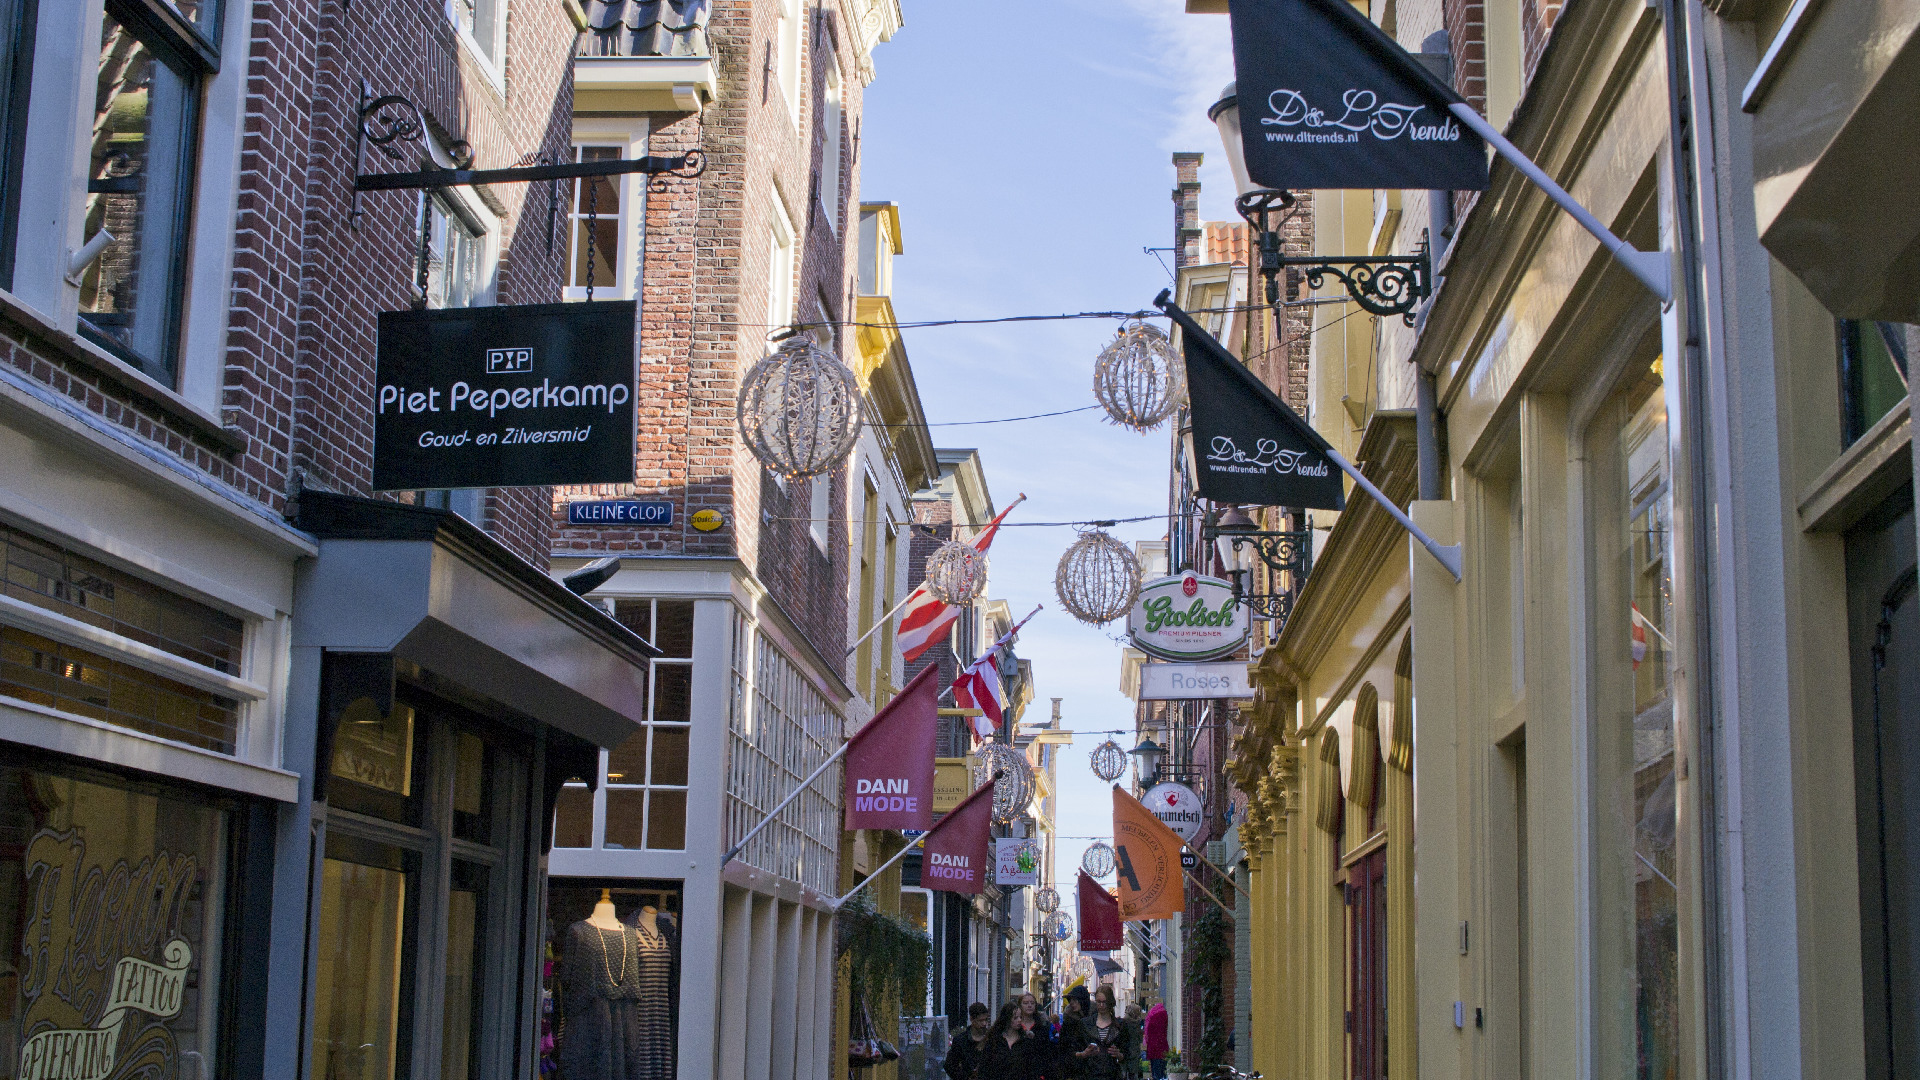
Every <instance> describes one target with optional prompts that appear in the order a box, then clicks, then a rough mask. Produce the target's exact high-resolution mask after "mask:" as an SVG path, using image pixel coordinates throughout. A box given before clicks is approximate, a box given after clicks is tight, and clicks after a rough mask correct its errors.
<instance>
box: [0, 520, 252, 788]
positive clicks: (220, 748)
mask: <svg viewBox="0 0 1920 1080" xmlns="http://www.w3.org/2000/svg"><path fill="white" fill-rule="evenodd" d="M0 564H3V569H4V572H5V580H4V582H3V583H0V597H4V599H0V694H4V695H6V696H9V697H14V698H19V699H21V700H24V701H30V702H33V703H34V704H36V705H41V706H44V707H47V708H51V709H58V710H60V711H62V712H68V713H73V714H75V715H78V716H84V717H87V718H89V719H92V720H98V721H100V722H102V723H107V724H113V725H114V726H116V727H123V728H126V729H128V730H131V731H138V732H141V733H143V734H147V735H154V736H158V737H160V738H164V739H172V740H174V741H176V742H182V743H186V744H188V745H190V746H197V747H199V748H201V749H203V750H213V751H215V752H217V753H223V754H231V753H233V752H234V751H235V750H236V748H237V747H238V744H239V735H240V721H241V711H242V710H241V699H240V698H239V697H238V696H236V694H235V688H236V687H237V686H244V685H245V684H240V683H237V682H236V677H237V676H239V675H240V674H241V670H240V669H241V652H242V647H243V645H244V642H245V635H246V625H245V624H244V623H243V622H241V620H239V619H237V618H235V617H233V616H231V615H228V614H227V613H225V612H223V611H220V610H218V609H216V608H213V607H210V606H208V605H206V604H202V603H200V602H198V601H196V600H191V599H189V598H187V597H184V596H181V595H179V594H177V593H174V592H171V591H169V590H167V589H163V588H161V587H159V586H158V585H155V584H153V583H151V582H148V581H146V580H144V579H141V578H138V577H135V576H133V575H132V574H129V573H127V572H125V571H123V570H120V569H118V568H115V567H111V566H108V565H106V564H105V563H102V562H100V561H98V560H95V559H91V558H88V557H87V556H84V555H81V554H79V553H77V552H74V551H70V550H68V549H66V548H63V547H61V546H59V545H57V544H52V543H49V542H47V541H44V540H41V539H39V538H38V537H35V536H31V535H29V534H27V533H24V532H21V531H20V530H18V529H14V528H11V527H9V526H6V525H4V524H0ZM149 650H157V651H158V652H160V653H163V654H166V655H167V656H171V657H176V658H178V660H179V661H183V662H181V663H167V662H164V661H161V660H158V659H156V658H155V657H153V656H152V655H151V653H150V652H149Z"/></svg>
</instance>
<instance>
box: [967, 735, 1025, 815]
mask: <svg viewBox="0 0 1920 1080" xmlns="http://www.w3.org/2000/svg"><path fill="white" fill-rule="evenodd" d="M974 759H975V763H974V767H973V783H974V786H975V787H978V786H980V785H981V784H984V783H986V782H987V781H988V780H991V779H993V776H994V774H995V773H998V774H999V775H1000V779H999V781H998V782H996V783H995V784H994V785H993V820H995V821H998V822H1003V823H1004V822H1008V821H1012V820H1013V819H1014V818H1017V817H1019V816H1020V815H1021V814H1024V813H1026V812H1027V804H1029V803H1031V802H1032V801H1033V770H1032V769H1031V768H1029V767H1028V765H1027V756H1026V755H1025V754H1022V753H1021V752H1020V751H1018V750H1015V749H1014V748H1013V747H1011V746H1008V745H1007V744H1006V743H997V742H990V743H987V744H986V745H985V746H982V747H981V748H980V749H978V750H976V751H974Z"/></svg>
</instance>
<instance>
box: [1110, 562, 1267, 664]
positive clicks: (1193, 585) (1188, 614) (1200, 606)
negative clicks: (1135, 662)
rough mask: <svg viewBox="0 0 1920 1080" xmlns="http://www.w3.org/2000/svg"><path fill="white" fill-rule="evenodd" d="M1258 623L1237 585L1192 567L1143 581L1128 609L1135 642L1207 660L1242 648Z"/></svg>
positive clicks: (1156, 651) (1176, 656)
mask: <svg viewBox="0 0 1920 1080" xmlns="http://www.w3.org/2000/svg"><path fill="white" fill-rule="evenodd" d="M1251 626H1252V622H1251V620H1250V619H1249V618H1248V617H1247V609H1246V606H1245V605H1244V604H1241V603H1240V602H1239V601H1237V600H1235V599H1234V598H1233V586H1232V585H1231V584H1230V583H1228V582H1225V581H1222V580H1220V579H1219V578H1215V577H1201V576H1200V575H1198V574H1195V573H1194V572H1193V571H1191V570H1189V571H1187V572H1186V573H1184V574H1178V575H1175V576H1173V577H1164V578H1158V579H1156V580H1154V581H1149V582H1146V583H1144V584H1142V585H1141V586H1140V598H1139V599H1137V600H1135V601H1134V602H1133V610H1132V611H1130V612H1128V613H1127V635H1128V636H1129V637H1131V638H1132V639H1133V644H1134V646H1135V647H1137V648H1139V649H1140V650H1141V651H1142V652H1145V653H1147V654H1148V655H1151V656H1158V657H1161V658H1163V659H1167V660H1204V659H1207V658H1209V657H1214V656H1221V655H1223V654H1226V653H1230V652H1232V651H1233V650H1235V649H1237V648H1239V647H1240V646H1241V645H1242V644H1244V643H1245V642H1246V640H1247V634H1248V632H1249V630H1250V628H1251Z"/></svg>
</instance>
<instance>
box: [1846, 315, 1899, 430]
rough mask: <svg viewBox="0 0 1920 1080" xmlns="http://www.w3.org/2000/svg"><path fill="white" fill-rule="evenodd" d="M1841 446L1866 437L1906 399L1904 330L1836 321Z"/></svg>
mask: <svg viewBox="0 0 1920 1080" xmlns="http://www.w3.org/2000/svg"><path fill="white" fill-rule="evenodd" d="M1837 325H1838V331H1837V333H1838V336H1839V346H1840V401H1841V430H1842V432H1843V438H1844V443H1843V445H1846V446H1852V445H1853V443H1854V441H1855V440H1857V439H1859V438H1860V436H1862V435H1865V434H1866V433H1867V429H1868V428H1871V427H1872V426H1873V425H1874V424H1875V423H1877V422H1878V421H1879V420H1880V418H1881V417H1883V416H1885V415H1887V413H1889V412H1891V411H1893V407H1894V406H1895V405H1898V404H1900V402H1901V401H1903V400H1905V398H1906V396H1907V328H1906V326H1905V325H1904V324H1901V323H1886V322H1861V321H1858V320H1854V319H1840V320H1838V323H1837Z"/></svg>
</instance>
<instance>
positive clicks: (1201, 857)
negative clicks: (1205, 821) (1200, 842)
mask: <svg viewBox="0 0 1920 1080" xmlns="http://www.w3.org/2000/svg"><path fill="white" fill-rule="evenodd" d="M1181 843H1186V841H1184V840H1183V841H1181ZM1187 850H1188V851H1191V852H1193V857H1194V858H1196V859H1199V860H1200V861H1201V862H1203V863H1206V864H1207V869H1209V870H1211V871H1213V872H1214V873H1216V874H1219V875H1220V876H1221V877H1223V878H1226V879H1227V884H1229V885H1231V886H1233V887H1234V888H1236V889H1240V895H1241V896H1244V897H1246V898H1247V899H1249V900H1251V899H1253V894H1252V893H1250V892H1248V891H1247V890H1245V889H1241V888H1240V883H1239V882H1237V881H1235V880H1233V875H1232V874H1229V873H1227V872H1226V871H1225V870H1222V869H1220V868H1219V867H1217V866H1215V865H1213V860H1212V859H1209V858H1207V857H1206V856H1205V855H1202V854H1200V849H1199V848H1197V847H1194V846H1193V845H1192V844H1187Z"/></svg>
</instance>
